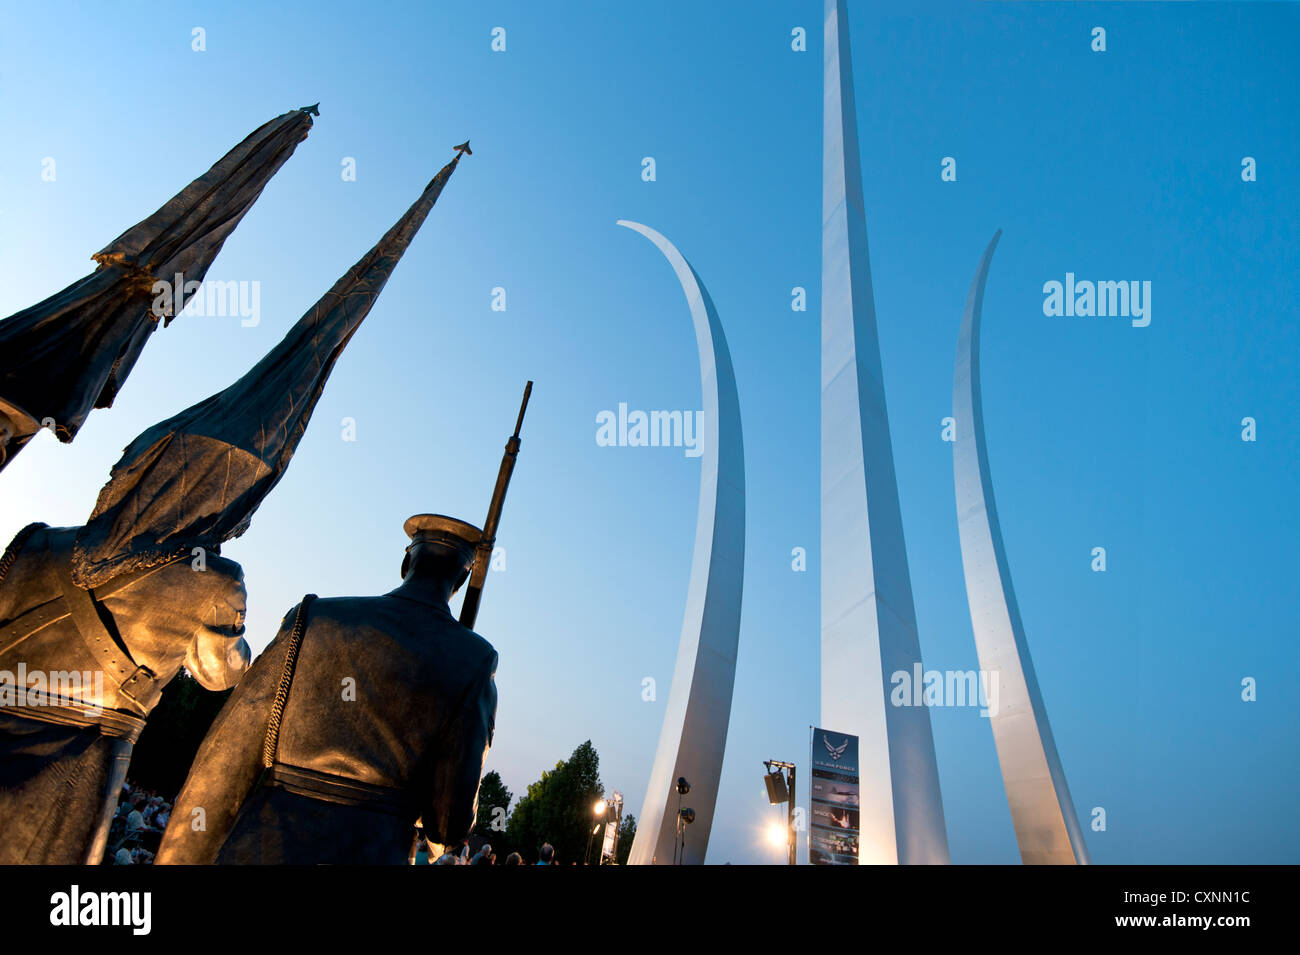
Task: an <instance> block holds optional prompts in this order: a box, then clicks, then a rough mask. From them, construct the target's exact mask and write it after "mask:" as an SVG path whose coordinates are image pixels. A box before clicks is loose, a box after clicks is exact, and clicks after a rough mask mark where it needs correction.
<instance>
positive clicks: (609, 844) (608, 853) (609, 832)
mask: <svg viewBox="0 0 1300 955" xmlns="http://www.w3.org/2000/svg"><path fill="white" fill-rule="evenodd" d="M617 835H618V823H617V822H615V821H614V820H613V819H611V820H610V821H609V822H607V823H605V841H604V842H603V843H602V844H601V847H600V864H601V865H605V864H606V860H608V861H610V862H612V861H613V860H614V838H615V837H616V836H617Z"/></svg>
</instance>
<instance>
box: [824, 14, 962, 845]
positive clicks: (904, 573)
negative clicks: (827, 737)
mask: <svg viewBox="0 0 1300 955" xmlns="http://www.w3.org/2000/svg"><path fill="white" fill-rule="evenodd" d="M848 31H849V24H848V14H847V13H846V12H845V9H844V3H843V0H826V20H825V74H824V89H823V96H824V102H823V117H822V118H823V141H822V400H821V415H822V420H821V504H822V514H821V525H822V527H821V542H822V550H821V565H822V570H821V656H822V659H821V664H822V666H821V670H822V680H821V690H822V700H821V703H822V706H821V713H822V716H821V726H822V728H823V729H826V730H830V731H832V732H834V733H845V734H850V733H851V734H853V735H855V736H857V737H858V740H859V744H858V768H859V773H860V776H861V780H862V783H861V807H860V808H861V815H860V819H861V828H860V830H859V843H858V845H859V849H858V853H859V854H858V861H859V863H863V864H877V865H892V864H894V863H901V864H904V865H911V864H945V863H947V862H948V834H947V831H946V829H945V827H944V819H943V799H942V797H941V795H940V791H939V768H938V764H937V761H936V759H935V753H934V735H933V732H932V731H931V728H930V711H929V708H928V707H926V706H922V705H903V706H896V705H893V704H892V703H891V700H890V696H891V691H892V690H893V689H894V686H895V684H894V678H895V675H896V674H900V673H901V674H906V675H907V678H908V679H911V678H912V674H913V673H916V672H917V668H919V667H921V644H920V639H919V637H918V635H917V630H916V609H915V606H914V605H913V601H912V580H911V576H910V574H909V572H908V568H907V546H906V544H905V543H904V540H903V516H902V513H901V511H900V508H899V502H898V480H897V477H896V475H895V473H894V451H893V447H892V445H891V443H890V437H889V413H888V411H887V410H886V407H885V386H884V379H883V377H882V373H881V364H880V339H879V337H878V336H877V334H876V307H875V303H874V301H873V299H872V290H871V261H870V257H869V255H868V251H867V218H866V205H865V202H864V200H863V195H862V168H861V161H860V159H859V149H858V121H857V110H856V107H855V105H854V98H853V65H852V56H851V55H850V47H849V32H848Z"/></svg>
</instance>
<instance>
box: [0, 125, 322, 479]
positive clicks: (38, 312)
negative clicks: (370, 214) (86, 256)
mask: <svg viewBox="0 0 1300 955" xmlns="http://www.w3.org/2000/svg"><path fill="white" fill-rule="evenodd" d="M313 115H315V116H319V115H320V112H319V111H318V110H317V109H316V107H315V106H307V107H303V108H302V109H295V110H290V111H289V112H287V113H285V114H283V115H282V116H277V117H276V118H275V119H273V120H271V121H270V122H267V123H263V124H262V125H261V126H259V127H258V128H257V129H256V130H254V131H253V132H252V133H250V134H249V135H248V136H247V137H246V138H245V139H244V141H243V142H241V143H240V144H239V145H237V146H236V147H235V148H234V149H232V150H230V152H228V153H227V154H226V155H225V156H223V157H222V158H221V159H220V160H218V162H217V163H216V164H215V165H214V166H213V167H212V168H211V169H209V170H208V171H207V172H206V173H204V174H203V175H202V176H200V177H199V178H198V179H196V180H194V181H193V182H192V183H190V184H189V185H188V186H186V187H185V188H184V189H182V190H181V191H180V192H178V193H177V194H176V195H175V196H174V197H172V199H170V200H169V201H168V202H167V203H166V204H165V205H163V207H162V208H160V209H159V210H158V211H157V212H155V213H154V214H153V215H151V216H149V218H147V219H145V220H144V221H142V222H140V223H138V224H137V225H135V226H132V227H131V228H130V229H128V230H127V231H126V232H124V233H122V234H121V235H120V236H118V237H117V238H116V239H114V240H113V241H112V242H110V243H109V244H108V245H107V246H105V247H104V248H103V249H101V250H100V251H99V252H97V253H95V255H93V256H92V258H93V259H94V260H95V261H96V262H98V263H99V267H98V269H97V270H96V271H94V272H92V273H91V274H90V275H87V276H85V277H84V278H82V279H80V280H78V281H76V282H74V283H73V284H72V285H69V286H68V287H67V288H65V289H64V290H63V291H61V292H57V293H55V294H54V295H51V296H50V297H49V298H47V299H45V300H44V301H43V302H38V303H37V304H35V305H33V306H31V307H30V308H26V309H23V311H21V312H17V313H15V314H14V315H11V316H10V317H8V318H6V319H4V321H0V470H3V468H4V466H5V464H6V463H7V462H8V461H10V460H12V459H13V457H14V456H15V455H16V454H17V453H18V452H19V451H21V450H22V449H23V448H24V447H25V446H26V445H27V442H29V441H30V440H31V439H32V437H33V436H34V435H35V434H36V432H37V431H39V430H40V429H41V428H42V427H48V428H50V429H51V430H52V431H53V432H54V434H55V435H56V436H57V437H58V439H59V440H60V441H63V442H70V441H72V439H73V438H75V437H76V435H77V432H78V431H79V430H80V428H81V426H82V425H83V424H84V423H85V421H86V418H87V417H89V415H90V412H91V411H92V410H93V409H94V408H107V407H110V406H111V405H112V404H113V400H114V398H116V397H117V393H118V391H119V390H120V389H121V387H122V384H123V383H124V382H125V381H126V378H127V375H129V374H130V373H131V369H132V368H133V367H134V366H135V362H136V359H137V358H139V357H140V353H141V352H142V351H143V350H144V346H145V343H146V342H147V341H148V340H149V336H150V335H152V334H153V332H154V330H155V329H156V328H157V327H158V321H159V320H160V319H161V320H162V322H163V324H164V325H169V324H171V321H172V319H174V318H175V317H176V315H177V314H178V313H179V312H180V311H181V309H183V308H184V307H185V303H186V302H187V301H188V300H189V298H190V296H191V295H192V294H193V293H194V291H196V290H197V289H198V287H199V284H200V283H201V282H202V281H203V279H204V276H205V275H206V274H207V271H208V268H209V267H210V266H211V265H212V261H213V260H214V259H215V258H216V257H217V253H219V252H220V251H221V247H222V245H223V244H224V243H225V241H226V239H227V238H228V237H229V236H230V233H231V232H233V231H234V229H235V226H237V225H239V222H240V220H241V219H243V218H244V214H245V213H247V212H248V210H249V209H250V208H252V206H253V203H254V202H256V201H257V198H258V196H260V195H261V194H262V190H263V189H264V188H265V187H266V184H267V183H268V182H270V180H271V177H272V176H274V175H275V174H276V172H278V171H279V169H280V167H281V166H283V165H284V164H285V162H287V161H288V159H289V157H290V156H292V155H293V152H294V150H295V149H297V147H298V144H299V143H300V142H302V141H303V140H304V139H306V138H307V133H308V131H309V130H310V129H311V126H312V120H311V117H312V116H313ZM158 283H162V285H159V284H158ZM160 289H165V290H166V292H167V294H165V295H160V294H159V290H160Z"/></svg>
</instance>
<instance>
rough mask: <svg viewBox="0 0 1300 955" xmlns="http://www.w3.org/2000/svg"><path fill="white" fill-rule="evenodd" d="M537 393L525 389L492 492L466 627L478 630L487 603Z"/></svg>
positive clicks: (463, 614) (463, 616) (468, 593)
mask: <svg viewBox="0 0 1300 955" xmlns="http://www.w3.org/2000/svg"><path fill="white" fill-rule="evenodd" d="M532 393H533V383H532V382H531V381H530V382H528V384H526V385H525V386H524V400H523V401H522V402H521V403H520V405H519V417H518V418H517V419H516V420H515V431H514V434H512V435H511V436H510V438H509V440H507V441H506V450H505V454H504V455H502V457H501V468H500V470H498V471H497V483H496V486H495V487H494V488H493V489H492V502H491V503H490V504H489V505H488V513H487V519H486V520H484V521H483V537H482V539H481V540H480V541H479V545H478V549H477V552H476V553H475V554H474V567H473V569H472V570H471V571H470V576H469V586H468V587H466V588H465V601H464V603H462V604H461V608H460V622H461V624H462V625H463V626H466V627H469V628H470V629H471V630H472V629H474V622H475V621H476V620H477V619H478V608H479V604H480V603H481V602H482V599H483V585H484V583H486V582H487V572H488V564H489V562H490V561H491V560H492V549H493V547H494V546H495V545H496V537H497V526H498V525H499V524H500V523H501V509H502V507H504V505H505V502H506V491H508V490H509V489H510V478H511V476H512V475H513V474H514V471H515V460H516V459H517V458H518V457H519V445H520V441H519V431H520V429H521V428H523V426H524V412H526V411H527V410H528V398H529V396H531V395H532Z"/></svg>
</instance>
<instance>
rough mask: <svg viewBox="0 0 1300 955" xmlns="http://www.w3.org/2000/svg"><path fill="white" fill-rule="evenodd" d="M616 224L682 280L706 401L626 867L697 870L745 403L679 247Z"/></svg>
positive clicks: (738, 509) (738, 540)
mask: <svg viewBox="0 0 1300 955" xmlns="http://www.w3.org/2000/svg"><path fill="white" fill-rule="evenodd" d="M618 224H619V225H621V226H625V227H626V228H629V229H632V230H634V231H636V232H640V233H641V234H642V235H643V236H645V237H646V238H647V239H649V240H650V241H651V242H653V243H654V244H655V245H656V246H658V248H659V251H660V252H662V253H663V254H664V258H666V259H667V260H668V264H669V265H671V266H672V267H673V271H674V272H676V273H677V281H679V282H681V284H682V291H683V292H685V293H686V304H687V305H688V306H689V308H690V311H691V320H692V321H693V322H694V323H695V340H696V343H697V344H698V345H699V352H700V383H701V386H702V392H703V398H704V409H703V414H702V416H701V418H700V423H699V437H700V446H701V447H702V448H703V452H704V453H703V454H702V455H701V457H700V509H699V518H698V520H697V522H696V528H695V552H694V555H693V556H692V558H691V580H690V586H689V588H688V590H687V593H686V613H685V616H684V618H683V620H682V636H681V642H680V644H679V645H678V649H677V665H676V667H675V668H674V670H673V685H672V690H671V692H670V693H669V696H668V706H667V710H666V712H665V713H664V724H663V729H662V731H661V732H660V735H659V748H658V750H657V751H656V753H655V761H654V766H653V768H652V769H651V771H650V783H649V786H648V787H647V789H646V797H645V802H644V803H643V804H642V807H641V815H640V816H638V817H637V831H636V839H635V840H634V841H633V843H632V852H631V855H630V856H629V858H628V862H629V864H631V865H648V864H650V863H652V862H654V863H658V864H659V865H668V864H671V863H672V862H673V861H674V858H675V857H676V856H678V855H680V861H681V862H682V863H684V864H698V863H702V862H703V861H704V855H705V852H706V851H707V850H708V846H709V830H710V828H711V827H712V824H713V809H714V805H715V803H716V801H717V795H718V780H719V777H720V776H721V775H722V755H723V751H724V749H725V748H726V745H727V724H728V722H729V720H730V718H731V691H732V687H733V685H734V684H735V680H736V647H737V644H738V643H739V640H740V598H741V589H742V585H743V583H744V570H745V450H744V444H743V441H742V438H741V431H740V400H739V398H738V397H737V395H736V376H735V373H734V372H733V371H732V368H731V353H730V352H729V351H728V350H727V339H726V337H725V336H724V335H723V333H722V323H721V322H720V321H719V320H718V312H717V309H715V308H714V306H713V300H712V299H711V298H709V293H708V291H707V290H706V289H705V288H704V285H703V283H702V282H700V277H699V276H698V275H697V274H696V273H695V270H694V269H693V268H691V265H690V263H689V262H687V261H686V259H685V258H683V257H682V254H681V253H680V252H678V251H677V247H676V246H674V245H673V244H672V243H671V242H669V241H668V240H667V239H666V238H664V237H663V236H662V235H660V234H659V233H658V232H656V231H655V230H654V229H651V228H649V227H648V226H644V225H641V224H640V223H638V222H629V221H627V220H626V219H620V220H618ZM679 776H685V777H686V779H687V780H688V781H689V782H690V784H691V791H690V794H689V795H688V796H685V797H684V798H683V800H682V805H683V807H689V808H691V809H694V810H695V822H694V823H693V824H691V825H690V826H689V827H687V830H686V838H685V841H684V847H683V848H682V849H681V851H680V852H677V851H675V850H676V849H677V802H678V800H677V794H676V790H675V788H674V787H675V784H676V781H677V778H678V777H679Z"/></svg>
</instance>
